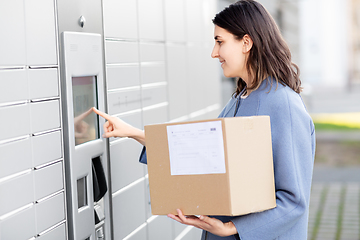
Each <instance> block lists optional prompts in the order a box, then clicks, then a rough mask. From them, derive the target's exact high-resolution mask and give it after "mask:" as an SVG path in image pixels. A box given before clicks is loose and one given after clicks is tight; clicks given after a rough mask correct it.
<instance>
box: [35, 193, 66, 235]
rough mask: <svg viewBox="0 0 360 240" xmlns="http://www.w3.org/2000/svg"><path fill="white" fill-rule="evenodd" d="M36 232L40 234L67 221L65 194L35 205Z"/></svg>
mask: <svg viewBox="0 0 360 240" xmlns="http://www.w3.org/2000/svg"><path fill="white" fill-rule="evenodd" d="M35 210H36V230H37V231H36V232H37V233H40V232H42V231H44V230H46V229H48V228H50V227H51V226H54V225H55V224H57V223H59V222H61V221H63V220H64V219H65V198H64V193H60V194H57V195H55V196H53V197H51V198H49V199H46V200H44V201H41V202H39V203H37V204H35Z"/></svg>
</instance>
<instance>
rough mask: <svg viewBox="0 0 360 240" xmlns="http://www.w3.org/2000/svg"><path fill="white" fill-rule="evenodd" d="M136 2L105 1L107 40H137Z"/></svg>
mask: <svg viewBox="0 0 360 240" xmlns="http://www.w3.org/2000/svg"><path fill="white" fill-rule="evenodd" d="M136 3H137V2H136V1H118V0H104V1H103V8H104V9H103V12H104V34H105V37H106V38H118V39H137V37H138V17H137V4H136Z"/></svg>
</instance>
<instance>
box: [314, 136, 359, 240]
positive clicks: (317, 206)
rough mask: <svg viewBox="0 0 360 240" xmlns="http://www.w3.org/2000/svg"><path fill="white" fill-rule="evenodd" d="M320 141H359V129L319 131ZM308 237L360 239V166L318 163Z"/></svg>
mask: <svg viewBox="0 0 360 240" xmlns="http://www.w3.org/2000/svg"><path fill="white" fill-rule="evenodd" d="M316 135H317V141H327V142H341V141H360V133H359V132H355V133H354V132H345V133H344V132H318V133H317V134H316ZM308 226H309V227H308V240H359V239H360V230H359V229H360V166H359V165H352V166H350V165H349V166H342V167H339V166H337V167H336V166H331V165H327V164H326V163H325V164H324V163H322V164H318V163H315V166H314V174H313V183H312V189H311V197H310V210H309V225H308Z"/></svg>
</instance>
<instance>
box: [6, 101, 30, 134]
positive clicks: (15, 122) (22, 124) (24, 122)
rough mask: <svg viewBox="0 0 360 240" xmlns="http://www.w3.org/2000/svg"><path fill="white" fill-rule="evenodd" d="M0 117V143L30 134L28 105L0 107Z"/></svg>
mask: <svg viewBox="0 0 360 240" xmlns="http://www.w3.org/2000/svg"><path fill="white" fill-rule="evenodd" d="M0 116H4V117H1V118H0V132H1V134H0V141H1V140H5V139H9V138H15V137H24V136H26V135H29V134H30V104H20V105H14V106H7V107H1V108H0ZM5 116H11V117H5ZM13 126H16V127H13Z"/></svg>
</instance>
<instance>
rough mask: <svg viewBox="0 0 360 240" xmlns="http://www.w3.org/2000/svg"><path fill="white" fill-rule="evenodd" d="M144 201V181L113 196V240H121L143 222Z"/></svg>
mask: <svg viewBox="0 0 360 240" xmlns="http://www.w3.org/2000/svg"><path fill="white" fill-rule="evenodd" d="M144 201H145V183H144V180H139V181H138V182H135V183H134V184H132V185H131V186H130V187H128V188H126V189H125V190H124V191H121V192H120V193H116V194H113V216H114V219H113V221H114V226H116V227H114V239H123V238H124V237H126V236H127V235H128V234H130V233H131V232H132V231H134V230H135V229H136V228H137V227H139V226H140V225H141V224H143V223H144V222H145V220H146V218H145V204H144ZM124 206H126V207H124Z"/></svg>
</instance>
